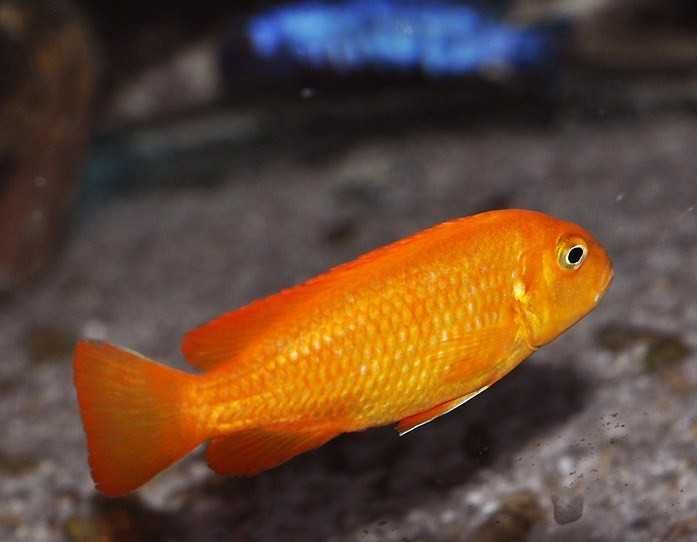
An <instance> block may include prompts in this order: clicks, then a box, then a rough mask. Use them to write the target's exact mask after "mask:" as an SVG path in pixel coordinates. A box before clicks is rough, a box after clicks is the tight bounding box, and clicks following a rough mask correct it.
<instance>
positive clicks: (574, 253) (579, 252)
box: [566, 246, 584, 265]
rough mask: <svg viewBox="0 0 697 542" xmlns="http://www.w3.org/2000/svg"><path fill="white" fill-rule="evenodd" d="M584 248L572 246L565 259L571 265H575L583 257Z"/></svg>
mask: <svg viewBox="0 0 697 542" xmlns="http://www.w3.org/2000/svg"><path fill="white" fill-rule="evenodd" d="M583 254H584V250H583V247H578V246H576V247H574V248H572V249H571V250H570V251H569V254H568V255H567V257H566V259H567V261H568V262H569V263H570V264H571V265H577V264H579V263H580V262H581V260H582V259H583Z"/></svg>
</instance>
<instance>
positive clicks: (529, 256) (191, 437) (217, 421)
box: [75, 210, 612, 496]
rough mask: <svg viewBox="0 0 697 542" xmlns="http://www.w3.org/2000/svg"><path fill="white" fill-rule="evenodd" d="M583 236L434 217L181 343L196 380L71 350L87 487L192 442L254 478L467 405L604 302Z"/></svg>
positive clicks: (535, 223) (138, 480)
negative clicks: (348, 437)
mask: <svg viewBox="0 0 697 542" xmlns="http://www.w3.org/2000/svg"><path fill="white" fill-rule="evenodd" d="M611 279H612V264H611V262H610V260H609V258H608V256H607V253H606V252H605V250H604V249H603V248H602V246H601V245H600V244H599V243H598V242H597V241H596V240H595V239H594V238H593V237H592V236H591V235H590V234H589V233H588V232H587V231H585V230H584V229H583V228H581V227H579V226H577V225H575V224H571V223H569V222H564V221H562V220H558V219H556V218H553V217H550V216H548V215H545V214H542V213H539V212H535V211H526V210H504V211H491V212H487V213H482V214H478V215H474V216H470V217H465V218H462V219H459V220H454V221H451V222H446V223H443V224H440V225H438V226H435V227H433V228H430V229H428V230H425V231H423V232H420V233H417V234H416V235H413V236H411V237H408V238H406V239H403V240H401V241H397V242H395V243H392V244H390V245H387V246H385V247H383V248H379V249H377V250H374V251H372V252H369V253H367V254H365V255H363V256H361V257H360V258H358V259H357V260H355V261H353V262H350V263H347V264H344V265H341V266H339V267H335V268H334V269H331V270H330V271H328V272H327V273H325V274H322V275H320V276H318V277H315V278H313V279H311V280H309V281H307V282H305V283H304V284H301V285H299V286H295V287H293V288H290V289H288V290H284V291H282V292H280V293H278V294H275V295H272V296H270V297H267V298H265V299H262V300H259V301H255V302H253V303H251V304H249V305H247V306H245V307H242V308H241V309H238V310H236V311H233V312H230V313H227V314H225V315H223V316H221V317H219V318H217V319H215V320H213V321H211V322H209V323H208V324H205V325H203V326H202V327H199V328H198V329H194V330H193V331H191V332H190V333H189V334H188V335H186V336H185V338H184V342H183V346H182V351H183V353H184V356H185V357H186V359H187V360H188V361H189V362H190V363H191V364H192V365H193V366H194V367H196V368H198V369H200V370H201V371H202V373H200V374H188V373H185V372H182V371H179V370H175V369H172V368H169V367H166V366H164V365H160V364H158V363H156V362H154V361H151V360H149V359H147V358H145V357H143V356H140V355H138V354H136V353H135V352H131V351H128V350H122V349H120V348H117V347H115V346H111V345H109V344H106V343H100V342H93V341H82V342H80V343H79V344H78V346H77V349H76V352H75V387H76V389H77V396H78V400H79V403H80V412H81V414H82V421H83V424H84V427H85V432H86V434H87V443H88V446H89V462H90V465H91V470H92V476H93V478H94V480H95V481H96V485H97V488H98V489H99V490H100V491H102V492H103V493H106V494H107V495H112V496H116V495H123V494H125V493H128V492H129V491H132V490H134V489H136V488H137V487H139V486H140V485H142V484H143V483H145V482H146V481H147V480H149V479H150V478H152V477H153V476H154V475H156V474H157V473H158V472H160V471H161V470H163V469H164V468H166V467H167V466H168V465H170V464H172V463H173V462H175V461H177V460H178V459H180V458H182V457H183V456H184V455H185V454H187V453H188V452H190V451H191V450H193V449H194V448H195V447H196V446H198V445H199V444H201V443H203V442H210V444H209V446H208V450H207V453H206V458H207V461H208V464H209V465H210V467H211V468H213V470H215V471H216V472H218V473H221V474H232V475H251V474H255V473H258V472H260V471H263V470H266V469H270V468H271V467H275V466H276V465H279V464H281V463H283V462H285V461H288V460H289V459H291V458H292V457H294V456H296V455H298V454H300V453H302V452H305V451H308V450H311V449H313V448H317V447H318V446H321V445H322V444H324V443H325V442H327V441H328V440H330V439H333V438H334V437H336V436H337V435H340V434H341V433H347V432H351V431H361V430H363V429H367V428H369V427H375V426H380V425H385V424H390V423H393V422H397V428H398V430H399V432H400V433H402V434H403V433H406V432H408V431H410V430H412V429H414V428H415V427H418V426H420V425H422V424H424V423H427V422H429V421H431V420H433V419H434V418H437V417H438V416H440V415H442V414H444V413H446V412H448V411H450V410H453V409H454V408H456V407H458V406H460V405H462V404H463V403H465V402H466V401H468V400H470V399H472V398H473V397H474V396H476V395H477V394H479V393H481V392H482V391H484V390H485V389H487V388H488V387H489V386H491V385H492V384H493V383H494V382H496V381H497V380H498V379H500V378H501V377H503V376H504V375H505V374H506V373H508V372H509V371H510V370H511V369H513V368H514V367H515V366H516V365H518V364H519V363H520V362H521V361H522V360H523V359H525V358H526V357H528V356H529V355H530V354H531V353H532V352H534V351H535V349H536V348H538V347H540V346H542V345H544V344H545V343H548V342H550V341H551V340H553V339H554V338H556V337H557V336H558V335H559V334H561V333H562V332H563V331H564V330H566V329H567V328H569V327H570V326H572V325H573V324H574V323H575V322H577V321H578V320H579V319H581V318H582V317H583V316H584V315H586V314H587V313H588V312H589V311H591V310H592V309H593V308H594V307H595V306H596V304H597V303H598V300H599V299H600V298H601V297H602V295H603V293H604V292H605V290H606V289H607V287H608V285H609V284H610V281H611Z"/></svg>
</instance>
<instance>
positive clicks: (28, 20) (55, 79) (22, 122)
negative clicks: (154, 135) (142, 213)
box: [0, 0, 96, 295]
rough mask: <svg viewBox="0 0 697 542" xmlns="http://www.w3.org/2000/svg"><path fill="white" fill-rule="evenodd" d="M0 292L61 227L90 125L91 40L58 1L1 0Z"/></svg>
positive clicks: (18, 280) (27, 275)
mask: <svg viewBox="0 0 697 542" xmlns="http://www.w3.org/2000/svg"><path fill="white" fill-rule="evenodd" d="M0 71H1V72H2V77H0V295H3V294H8V293H11V292H12V291H14V290H15V289H16V288H17V287H19V286H21V285H26V284H27V283H28V282H29V281H30V280H31V279H32V278H34V277H35V276H36V275H37V273H39V272H40V271H42V270H43V269H44V268H45V266H46V265H47V264H48V263H49V262H50V261H51V259H52V258H53V256H54V255H55V253H56V250H57V248H58V245H59V243H60V241H61V240H62V239H63V236H64V234H65V232H66V230H67V224H68V219H69V211H70V209H71V205H72V203H73V202H74V199H75V195H76V193H77V189H78V185H79V182H80V177H79V172H80V166H81V163H82V161H83V158H84V156H85V152H86V148H85V147H86V145H87V143H88V140H89V137H90V131H91V119H92V99H93V96H94V92H95V79H96V59H95V52H94V45H93V43H92V41H91V37H90V35H89V32H88V31H87V30H86V27H85V23H84V20H83V19H82V18H81V17H80V15H79V13H78V12H77V11H76V9H75V8H74V6H73V5H72V4H71V3H70V2H69V1H64V0H23V1H19V0H3V1H0Z"/></svg>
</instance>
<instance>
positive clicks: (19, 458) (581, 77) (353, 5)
mask: <svg viewBox="0 0 697 542" xmlns="http://www.w3.org/2000/svg"><path fill="white" fill-rule="evenodd" d="M696 111H697V4H695V2H693V1H690V0H613V1H611V0H529V1H524V0H476V1H475V0H472V1H464V0H463V1H456V0H452V1H451V0H337V1H329V0H314V1H309V0H308V1H307V2H303V1H295V2H284V1H274V2H271V1H261V0H257V1H252V0H249V1H238V2H227V3H219V2H212V1H207V0H200V1H199V2H181V1H176V0H175V1H171V0H170V1H168V2H165V1H163V0H151V1H150V2H142V1H141V2H136V1H134V0H124V1H122V2H106V1H102V0H92V1H87V0H0V352H2V356H1V358H0V427H1V428H2V429H3V436H2V438H0V540H22V541H41V540H47V541H54V540H56V541H72V542H84V541H100V542H109V541H126V542H130V541H149V540H197V541H199V540H200V541H213V540H215V541H218V540H231V541H232V540H235V541H237V540H245V541H246V540H260V541H271V540H302V541H325V540H331V541H382V540H388V541H401V542H406V541H413V542H460V541H467V542H470V541H471V542H482V541H486V542H494V541H495V542H498V541H501V542H506V541H523V540H528V541H561V540H563V541H565V542H569V541H574V540H578V541H600V542H611V541H612V542H614V541H622V540H632V541H656V540H665V541H672V540H675V541H689V540H697V512H696V511H697V445H696V442H697V393H696V390H697V358H696V357H695V348H696V347H697V303H696V300H697V296H696V292H697V275H696V273H695V270H697V218H696V217H695V208H696V207H695V206H697V179H695V173H696V172H697V153H695V149H694V147H695V141H697V118H695V112H696ZM506 207H525V208H533V209H538V210H542V211H545V212H548V213H551V214H553V215H556V216H559V217H562V218H566V219H569V220H573V221H576V222H578V223H580V224H582V225H583V226H585V227H587V228H588V229H590V230H591V231H592V232H593V233H594V234H595V235H596V236H597V237H598V238H599V239H600V240H601V241H602V242H603V243H604V244H605V245H606V247H607V248H608V250H609V252H610V255H611V257H612V258H613V260H614V263H615V267H616V275H615V276H616V278H615V282H614V284H613V287H612V288H611V290H610V292H609V293H608V295H607V296H606V298H605V300H604V301H603V303H602V304H601V306H600V307H599V308H598V309H597V310H596V311H595V312H594V313H593V314H592V315H591V316H589V317H588V318H587V319H586V320H584V321H583V322H582V323H580V324H579V325H578V326H576V327H575V328H574V329H573V330H571V331H570V332H569V333H567V334H565V335H564V336H563V337H561V338H560V339H559V340H558V341H557V342H555V343H554V344H553V345H550V346H548V347H545V348H544V349H542V350H540V351H539V352H538V353H536V354H535V355H534V356H533V358H532V359H531V360H529V361H527V362H525V363H524V364H523V365H522V366H521V367H520V368H519V369H517V370H516V371H514V372H513V373H512V374H511V375H509V376H508V377H506V378H505V379H504V380H503V381H502V382H500V383H498V384H497V385H496V386H495V387H494V388H492V389H491V390H489V391H488V392H487V393H486V394H484V395H482V396H480V397H478V398H477V399H476V400H474V401H472V402H471V403H468V405H467V407H466V408H463V409H461V410H459V411H458V412H456V413H455V414H451V415H449V416H446V417H444V418H442V419H439V420H438V421H436V422H434V423H432V424H429V425H428V426H427V427H424V428H422V429H420V430H419V431H415V432H414V433H411V434H409V435H408V436H406V437H403V438H397V436H396V434H395V433H394V431H393V429H392V428H383V429H377V430H373V431H369V432H366V433H361V434H354V435H349V436H345V437H341V438H339V439H337V440H336V441H334V442H332V443H330V444H329V445H327V446H324V447H323V448H321V449H320V450H318V451H316V452H313V453H310V454H306V455H304V456H302V457H300V458H298V459H296V460H294V461H292V462H290V463H288V464H286V465H284V466H282V467H281V468H278V469H276V470H273V471H271V472H268V473H265V474H262V475H260V476H258V477H256V478H253V479H227V478H221V477H218V476H215V475H214V474H212V473H211V472H210V471H209V470H208V469H207V468H206V466H205V464H204V462H203V459H202V457H201V455H200V454H195V455H194V456H193V457H190V458H188V459H186V460H185V461H183V462H181V463H179V464H178V465H176V466H175V467H174V468H172V469H170V470H169V471H167V472H166V473H165V474H163V475H162V476H160V477H158V478H157V479H156V480H155V481H153V482H152V483H150V484H148V485H147V486H146V487H145V488H144V489H143V490H141V491H140V492H138V494H137V495H135V496H132V497H129V498H127V499H118V500H109V499H104V498H101V497H99V496H98V495H97V494H96V493H95V491H94V489H93V485H92V482H91V479H90V476H89V471H88V467H87V462H86V449H85V442H84V436H83V433H82V427H81V424H80V421H79V416H78V412H77V406H76V401H75V396H74V390H73V386H72V371H71V366H70V359H71V351H72V348H73V346H74V343H75V340H76V339H77V338H78V337H81V336H88V337H94V338H108V339H109V340H110V341H112V342H115V343H117V344H122V345H126V346H129V347H131V348H133V349H135V350H138V351H141V352H143V353H144V354H146V355H148V356H152V357H155V358H157V359H162V360H166V361H167V362H168V363H171V364H172V365H175V366H178V367H184V366H185V365H184V362H183V360H182V358H181V355H180V354H179V348H178V347H179V341H180V338H181V336H182V335H183V334H184V333H185V332H186V331H187V330H188V329H190V328H192V327H194V326H195V325H198V324H200V323H202V322H203V321H205V320H207V319H209V318H211V317H213V316H215V315H218V314H220V313H222V312H225V311H227V310H230V309H232V308H235V307H238V306H240V305H241V304H244V303H246V302H248V301H250V300H252V299H254V298H257V297H260V296H263V295H266V294H269V293H272V292H274V291H276V290H278V289H280V288H283V287H285V286H289V285H291V284H293V283H296V282H298V281H301V280H303V279H305V278H307V277H309V276H312V275H313V274H315V273H318V272H320V271H322V270H324V269H326V268H327V267H329V266H331V265H334V264H337V263H340V262H343V261H346V260H349V259H351V258H353V257H355V256H356V255H358V254H360V253H362V252H364V251H366V250H369V249H371V248H374V247H376V246H379V245H381V244H384V243H386V242H389V241H392V240H394V239H397V238H399V237H402V236H404V235H408V234H410V233H413V232H415V231H417V230H418V229H421V228H424V227H426V226H429V225H432V224H434V223H437V222H440V221H443V220H446V219H449V218H454V217H458V216H464V215H468V214H471V213H474V212H478V211H483V210H488V209H500V208H506Z"/></svg>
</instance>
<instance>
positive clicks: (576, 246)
mask: <svg viewBox="0 0 697 542" xmlns="http://www.w3.org/2000/svg"><path fill="white" fill-rule="evenodd" d="M587 253H588V248H586V246H585V245H584V244H581V243H573V244H570V245H567V246H565V247H562V250H561V251H560V253H559V263H560V264H561V266H562V267H564V268H566V269H578V268H579V267H581V264H582V263H583V261H584V260H585V259H586V255H587Z"/></svg>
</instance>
